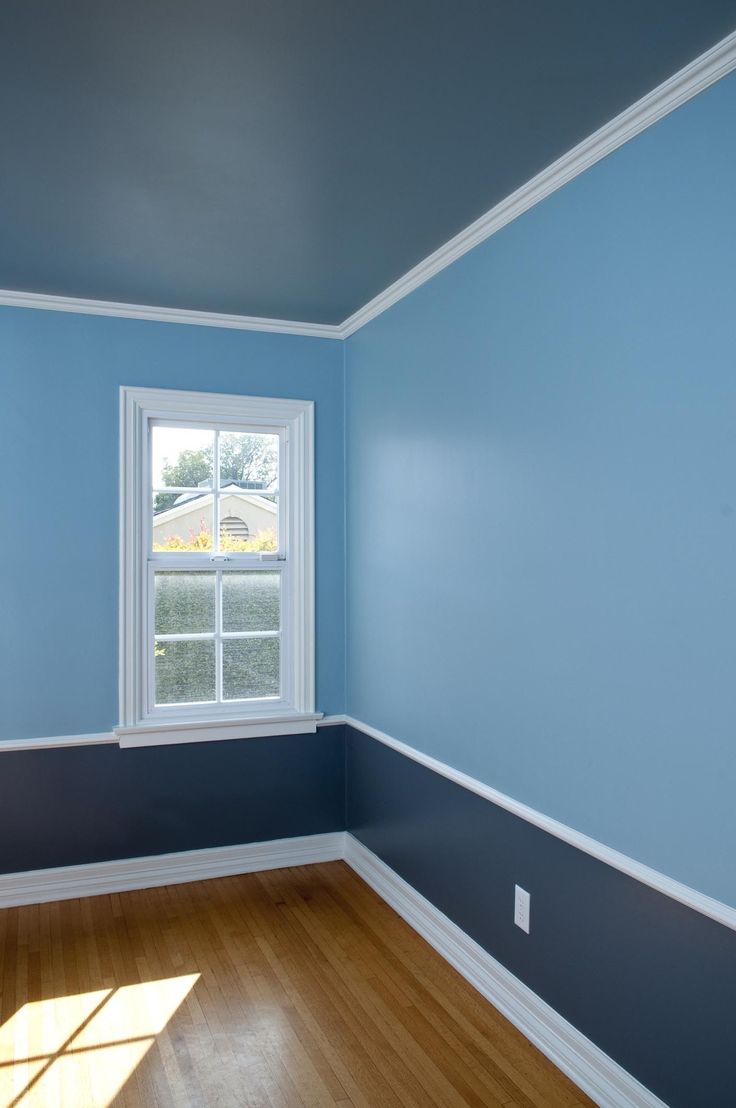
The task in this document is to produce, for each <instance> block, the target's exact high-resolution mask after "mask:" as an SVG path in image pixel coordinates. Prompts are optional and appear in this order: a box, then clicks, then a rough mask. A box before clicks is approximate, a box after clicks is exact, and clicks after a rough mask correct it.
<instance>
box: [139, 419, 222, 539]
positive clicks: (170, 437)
mask: <svg viewBox="0 0 736 1108" xmlns="http://www.w3.org/2000/svg"><path fill="white" fill-rule="evenodd" d="M214 444H215V433H214V431H203V430H201V429H200V428H198V427H156V426H155V425H154V426H153V427H152V428H151V477H152V481H153V488H154V489H159V490H160V489H161V488H163V487H166V486H167V485H171V486H174V487H179V488H182V487H183V488H188V489H192V490H194V491H192V492H183V493H177V492H171V493H167V492H161V491H158V492H154V493H153V549H154V550H189V549H195V550H211V549H212V494H211V493H209V494H208V492H207V491H206V490H208V489H211V488H212V465H213V461H212V460H213V457H214ZM197 489H202V492H197V491H196V490H197ZM207 533H209V534H207Z"/></svg>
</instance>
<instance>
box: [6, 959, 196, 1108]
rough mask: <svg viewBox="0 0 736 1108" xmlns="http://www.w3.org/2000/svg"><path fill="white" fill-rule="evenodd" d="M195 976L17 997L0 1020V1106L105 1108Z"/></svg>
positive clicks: (191, 984) (151, 1043)
mask: <svg viewBox="0 0 736 1108" xmlns="http://www.w3.org/2000/svg"><path fill="white" fill-rule="evenodd" d="M198 978H199V974H198V973H192V974H185V975H183V976H181V977H168V978H163V979H161V980H159V981H143V982H140V983H138V984H134V985H122V986H120V987H119V988H114V989H100V990H97V991H95V992H89V993H80V994H78V995H73V996H59V997H51V998H49V999H47V1000H37V1001H33V1002H31V1003H28V1004H24V1005H23V1007H22V1008H19V1009H18V1011H17V1012H16V1013H15V1015H13V1016H11V1018H10V1019H9V1020H8V1021H7V1022H6V1023H4V1024H3V1026H2V1027H0V1108H16V1106H17V1108H21V1106H22V1108H48V1106H49V1105H52V1104H53V1105H59V1106H61V1105H70V1106H71V1105H74V1108H107V1106H108V1105H109V1104H110V1103H111V1102H112V1101H113V1100H114V1098H115V1097H116V1096H117V1094H118V1093H119V1092H120V1090H121V1088H122V1087H123V1085H124V1084H125V1082H126V1081H127V1080H128V1078H129V1077H130V1075H131V1074H132V1073H133V1071H134V1070H135V1068H136V1066H138V1065H139V1063H140V1062H141V1060H142V1059H143V1057H144V1056H145V1054H146V1053H147V1051H148V1050H150V1048H151V1046H152V1045H153V1043H154V1042H155V1041H156V1036H157V1035H159V1034H161V1032H162V1031H163V1030H164V1028H165V1027H166V1025H167V1023H168V1022H169V1020H170V1019H171V1017H172V1016H173V1015H174V1013H175V1012H176V1010H177V1009H178V1008H179V1006H180V1005H181V1004H182V1002H183V1001H184V1000H185V999H186V997H187V996H188V995H189V993H190V991H191V990H192V988H193V986H194V984H195V982H196V981H197V980H198Z"/></svg>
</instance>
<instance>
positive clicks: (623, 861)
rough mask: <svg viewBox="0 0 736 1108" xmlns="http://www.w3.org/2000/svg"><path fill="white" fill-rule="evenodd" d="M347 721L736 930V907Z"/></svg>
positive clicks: (349, 720) (352, 723) (352, 722)
mask: <svg viewBox="0 0 736 1108" xmlns="http://www.w3.org/2000/svg"><path fill="white" fill-rule="evenodd" d="M345 722H346V723H347V724H348V725H349V726H350V727H354V728H355V730H356V731H361V732H362V733H363V734H364V735H368V736H369V737H370V738H372V739H376V740H377V741H378V742H380V743H383V744H384V746H390V747H391V748H392V750H396V751H398V753H399V754H403V755H404V756H405V757H407V758H411V760H412V761H414V762H418V763H419V764H420V765H422V766H425V767H426V768H427V769H430V770H432V771H433V772H434V773H439V774H440V775H441V776H442V777H446V778H447V779H448V780H449V781H453V782H454V783H455V784H456V785H460V786H461V787H462V788H464V789H467V790H468V791H469V792H472V793H475V794H476V796H481V797H483V799H484V800H489V801H490V802H491V803H492V804H496V805H498V807H499V808H503V809H504V810H505V811H507V812H511V813H512V814H513V815H515V816H518V817H519V818H520V819H523V820H525V821H526V822H527V823H531V824H533V825H534V826H535V827H539V828H540V829H541V830H542V831H546V832H548V834H550V835H554V836H555V838H556V839H561V840H562V841H563V842H565V843H568V844H569V845H570V846H574V847H576V848H577V849H578V850H582V851H583V852H584V853H585V854H589V855H590V856H591V857H592V858H597V859H598V861H599V862H605V863H606V865H608V866H612V867H613V868H614V869H617V870H620V871H621V873H625V874H626V875H627V876H628V877H633V878H634V879H635V880H636V881H641V883H642V884H643V885H648V886H649V887H650V888H652V889H656V891H657V892H659V893H664V895H665V896H668V897H670V898H671V899H672V900H677V901H679V903H680V904H685V905H686V906H687V907H688V908H693V909H694V910H695V911H696V912H700V913H702V915H704V916H708V917H709V918H710V919H713V920H715V921H716V922H717V923H722V924H723V925H724V926H725V927H730V928H731V929H732V930H734V931H736V908H732V907H731V906H730V905H728V904H724V903H723V901H720V900H715V899H714V898H713V897H711V896H707V895H706V894H705V893H701V892H698V891H697V889H692V888H691V887H690V886H689V885H684V884H682V882H680V881H676V880H675V879H674V878H673V877H667V876H666V875H665V874H663V873H660V872H659V871H658V870H655V869H652V868H651V867H650V866H647V865H644V863H643V862H637V861H636V860H635V859H634V858H629V857H628V855H626V854H621V853H620V851H618V850H614V849H613V848H612V847H610V846H605V844H604V843H600V842H598V840H597V839H591V838H590V836H588V835H584V834H583V833H582V832H581V831H576V830H575V829H574V828H573V827H568V826H567V824H565V823H560V821H559V820H556V819H552V817H551V816H546V815H544V813H542V812H538V811H537V810H536V808H530V807H529V805H528V804H523V803H522V802H521V801H520V800H515V799H514V798H513V797H511V796H507V795H506V793H502V792H500V791H499V790H498V789H494V788H493V787H492V786H491V785H486V784H485V783H484V782H483V781H479V780H478V779H477V778H475V777H471V776H470V775H469V774H467V773H462V772H461V771H460V770H458V769H454V768H453V767H452V766H448V765H447V764H446V763H445V762H440V761H439V759H437V758H433V757H432V756H431V755H429V754H424V753H423V752H422V751H421V750H416V749H415V748H414V747H413V746H409V745H408V744H407V743H404V742H401V741H400V740H399V739H394V738H393V737H392V736H391V735H387V734H386V732H385V731H379V730H378V728H377V727H371V725H370V724H368V723H362V722H361V721H360V720H357V719H353V717H352V716H346V717H345Z"/></svg>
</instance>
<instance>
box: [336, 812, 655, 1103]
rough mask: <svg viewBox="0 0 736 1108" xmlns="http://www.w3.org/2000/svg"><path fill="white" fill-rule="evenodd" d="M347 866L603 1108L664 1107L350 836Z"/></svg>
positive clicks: (346, 843) (346, 846)
mask: <svg viewBox="0 0 736 1108" xmlns="http://www.w3.org/2000/svg"><path fill="white" fill-rule="evenodd" d="M345 861H346V862H347V863H348V865H349V866H350V867H351V868H352V869H353V870H355V872H356V873H357V874H358V876H359V877H361V878H362V879H363V881H365V882H366V884H367V885H370V886H371V888H372V889H373V890H374V891H375V892H376V893H378V895H379V896H380V897H381V898H382V899H383V900H385V901H386V903H387V904H389V905H390V906H391V907H392V908H393V909H394V911H395V912H398V914H399V915H400V916H401V917H402V918H403V919H405V920H406V922H407V923H408V924H409V925H410V926H411V927H413V928H414V930H415V931H417V932H418V933H419V934H420V935H421V936H422V938H424V939H426V941H427V942H428V943H429V944H430V946H432V947H434V949H435V950H436V951H437V952H438V953H439V954H440V955H441V956H442V957H443V958H444V959H445V961H447V962H449V963H450V965H451V966H453V967H454V968H455V969H456V970H457V971H458V973H460V974H461V975H462V976H463V977H464V978H465V980H466V981H468V982H469V983H470V984H471V985H472V986H473V988H475V989H477V990H478V992H479V993H480V994H481V995H482V996H484V997H485V998H486V1000H488V1001H490V1003H491V1004H492V1005H493V1006H494V1008H497V1009H498V1011H499V1012H501V1014H502V1015H503V1016H505V1017H506V1019H507V1020H509V1021H510V1022H511V1023H512V1024H513V1025H514V1026H515V1027H517V1028H518V1029H519V1031H521V1033H522V1035H525V1036H526V1038H527V1039H529V1040H530V1041H531V1042H532V1043H534V1045H535V1046H536V1047H538V1048H539V1049H540V1050H541V1051H542V1053H543V1054H545V1055H546V1056H547V1058H549V1059H550V1061H551V1062H553V1063H554V1064H555V1065H556V1066H557V1068H558V1069H560V1070H562V1072H563V1073H566V1074H567V1076H568V1077H570V1078H571V1079H572V1080H573V1081H574V1082H575V1084H576V1085H577V1086H578V1087H579V1088H580V1089H582V1090H583V1091H584V1092H585V1093H587V1094H588V1096H590V1097H592V1099H593V1100H594V1101H595V1103H596V1104H598V1105H600V1108H666V1105H665V1104H664V1102H663V1101H661V1100H660V1099H659V1098H658V1097H656V1096H655V1095H654V1093H651V1092H650V1091H649V1090H648V1089H646V1088H645V1087H644V1085H642V1084H641V1082H639V1081H637V1080H636V1078H635V1077H632V1076H631V1074H630V1073H628V1072H627V1071H626V1070H625V1069H623V1068H622V1067H621V1066H619V1065H618V1063H617V1062H614V1061H613V1059H612V1058H610V1057H609V1056H608V1055H607V1054H604V1052H603V1051H602V1050H601V1049H600V1048H599V1047H597V1046H596V1045H595V1043H592V1042H591V1041H590V1039H588V1038H586V1036H585V1035H583V1034H582V1033H581V1032H580V1031H578V1030H577V1028H575V1027H573V1025H572V1024H571V1023H568V1021H567V1020H566V1019H564V1018H563V1017H562V1016H561V1015H560V1014H559V1013H558V1012H556V1011H555V1010H554V1008H551V1007H550V1005H549V1004H547V1003H546V1001H544V1000H542V998H541V997H539V996H537V994H536V993H534V992H532V990H531V989H530V988H528V987H527V986H526V985H525V984H524V983H523V982H522V981H520V980H519V978H518V977H515V976H514V974H513V973H510V972H509V970H507V969H506V968H505V967H504V966H502V965H501V963H500V962H497V961H496V959H495V958H493V957H492V955H490V954H489V953H488V951H487V950H484V949H483V947H482V946H479V944H478V943H476V942H475V941H474V940H473V939H471V938H470V936H469V935H467V934H466V933H465V932H464V931H462V930H461V929H460V928H459V927H458V926H457V924H455V923H453V922H452V920H450V919H448V917H447V916H445V915H444V914H443V913H442V912H440V910H439V909H438V908H436V907H435V906H434V904H432V903H431V902H430V901H429V900H427V899H426V898H425V897H423V896H422V895H421V894H420V893H418V892H417V891H416V889H414V888H412V886H411V885H409V884H408V883H407V882H406V881H404V879H403V878H402V877H399V875H398V874H397V873H395V872H394V870H392V869H391V868H390V867H389V866H387V865H386V863H385V862H383V861H381V859H380V858H378V857H377V856H376V855H375V854H373V853H372V852H371V851H370V850H368V849H367V848H366V847H365V846H363V844H362V843H361V842H359V841H358V840H357V839H355V838H354V837H353V836H352V835H350V834H346V836H345Z"/></svg>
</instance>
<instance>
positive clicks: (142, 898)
mask: <svg viewBox="0 0 736 1108" xmlns="http://www.w3.org/2000/svg"><path fill="white" fill-rule="evenodd" d="M590 1104H591V1102H590V1101H589V1100H588V1099H587V1098H586V1097H585V1096H584V1095H583V1094H582V1093H581V1092H580V1091H579V1090H577V1089H576V1088H575V1087H574V1085H572V1083H571V1082H570V1081H569V1080H568V1079H567V1078H566V1077H564V1076H563V1075H562V1074H560V1073H559V1072H558V1071H557V1070H556V1069H555V1068H554V1067H553V1066H552V1065H551V1063H550V1062H549V1061H548V1060H547V1059H546V1058H544V1057H543V1056H542V1055H541V1054H540V1053H539V1052H538V1051H537V1050H535V1048H534V1047H532V1046H531V1044H529V1043H528V1042H527V1041H526V1040H525V1039H524V1038H523V1036H521V1035H520V1034H519V1033H518V1032H517V1031H516V1030H515V1029H514V1028H513V1027H511V1025H510V1024H508V1023H507V1021H506V1020H504V1019H503V1017H502V1016H500V1014H499V1013H498V1012H496V1011H495V1009H493V1008H492V1007H491V1005H489V1004H487V1003H486V1002H485V1001H484V1000H483V998H482V997H480V996H479V995H478V994H477V993H476V992H475V991H474V990H473V989H472V988H471V987H470V986H469V985H468V984H467V982H465V981H464V980H463V979H462V978H461V977H460V976H459V975H458V974H457V973H455V971H454V970H453V969H452V968H451V967H450V966H448V965H447V963H445V962H444V961H443V960H442V959H441V958H440V957H439V956H438V955H437V954H436V953H435V951H433V950H432V949H431V948H430V947H429V946H428V945H427V944H426V943H425V942H424V941H423V940H422V939H420V938H419V937H418V936H417V935H416V934H415V933H414V932H413V931H412V930H411V929H410V928H409V927H408V926H407V925H406V924H405V923H404V922H403V920H401V919H400V918H399V917H398V916H397V915H396V914H395V913H394V912H393V911H392V910H391V909H390V908H389V907H388V906H387V905H386V904H384V903H383V902H382V901H381V900H380V898H379V897H377V896H376V895H375V894H374V893H373V891H372V890H371V889H369V888H368V886H366V885H365V884H364V883H363V882H362V881H361V880H360V879H359V878H358V877H357V876H356V875H355V874H354V873H353V872H352V871H351V870H350V869H349V868H348V867H347V866H346V865H345V864H344V863H342V862H330V863H325V864H324V865H316V866H307V867H301V868H299V869H287V870H278V871H272V872H269V873H262V874H249V875H245V876H242V877H231V878H221V879H218V880H214V881H206V882H196V883H192V884H190V885H176V886H170V887H168V888H159V889H149V890H142V891H137V892H130V893H123V894H116V895H112V896H99V897H93V898H89V899H85V900H77V901H65V902H62V903H58V904H43V905H35V906H30V907H22V908H13V909H6V910H4V911H0V1108H110V1106H112V1105H114V1106H115V1108H210V1106H212V1108H246V1106H248V1108H432V1106H434V1108H586V1106H589V1105H590Z"/></svg>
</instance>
